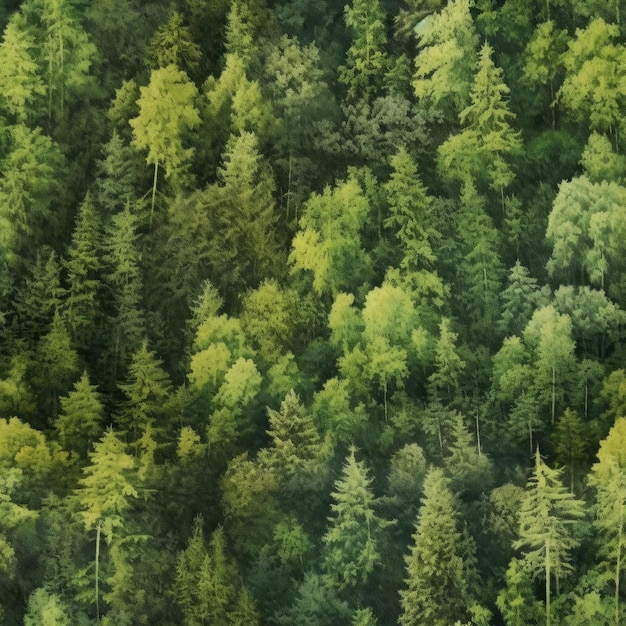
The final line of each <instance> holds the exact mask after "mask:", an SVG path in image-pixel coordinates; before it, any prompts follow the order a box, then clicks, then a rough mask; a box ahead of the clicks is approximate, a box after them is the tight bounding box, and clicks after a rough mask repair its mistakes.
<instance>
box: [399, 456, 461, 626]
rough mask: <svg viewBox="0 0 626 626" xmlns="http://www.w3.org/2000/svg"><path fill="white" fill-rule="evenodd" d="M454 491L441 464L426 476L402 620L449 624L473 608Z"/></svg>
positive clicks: (413, 625) (410, 624)
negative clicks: (470, 602)
mask: <svg viewBox="0 0 626 626" xmlns="http://www.w3.org/2000/svg"><path fill="white" fill-rule="evenodd" d="M458 523H459V519H458V513H457V511H456V507H455V502H454V497H453V496H452V492H451V491H450V488H449V486H448V481H447V479H446V478H445V477H444V474H443V471H442V470H441V469H439V468H431V469H430V470H429V471H428V474H427V475H426V479H425V481H424V497H423V498H422V506H421V508H420V511H419V513H418V516H417V522H416V524H415V533H414V534H413V545H412V546H411V551H410V554H409V555H408V556H406V557H405V560H406V571H407V578H406V581H405V582H406V585H407V588H406V589H403V590H402V591H400V604H401V606H402V614H401V615H400V619H399V620H398V623H399V624H401V625H402V626H418V624H431V625H432V626H448V625H449V624H453V623H454V622H455V621H456V620H457V619H463V618H465V617H466V615H467V611H468V608H469V605H468V593H469V592H470V590H469V589H468V586H467V582H468V581H467V580H466V576H465V571H464V570H465V565H466V564H465V563H464V562H463V557H462V549H461V541H462V537H461V533H460V532H459V530H458Z"/></svg>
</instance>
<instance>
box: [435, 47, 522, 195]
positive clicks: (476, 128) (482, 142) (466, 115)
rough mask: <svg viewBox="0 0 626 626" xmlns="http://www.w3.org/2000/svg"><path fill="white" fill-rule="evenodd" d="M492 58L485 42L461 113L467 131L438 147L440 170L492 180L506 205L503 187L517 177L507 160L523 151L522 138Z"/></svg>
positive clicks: (458, 176)
mask: <svg viewBox="0 0 626 626" xmlns="http://www.w3.org/2000/svg"><path fill="white" fill-rule="evenodd" d="M492 57H493V48H492V47H491V46H490V45H489V44H485V45H484V46H483V48H482V50H481V51H480V57H479V62H478V73H477V74H476V78H475V79H474V84H473V85H472V91H471V104H470V105H469V106H467V107H466V108H465V109H463V111H461V113H460V115H459V120H460V122H461V124H462V125H463V126H464V130H463V131H461V133H459V134H458V135H453V136H452V137H450V138H449V139H448V140H447V141H446V142H445V143H444V144H442V145H441V146H440V147H439V151H438V152H439V169H440V171H441V173H442V175H443V177H444V178H447V179H456V180H460V181H466V180H468V179H472V180H475V181H477V182H478V181H481V182H482V181H485V182H487V183H489V186H490V187H491V188H492V189H494V190H497V191H499V192H500V194H501V197H502V204H503V205H504V189H505V188H506V187H508V186H509V185H510V184H511V182H512V181H513V178H514V174H513V171H512V169H511V166H510V165H509V163H508V161H507V160H508V159H509V158H510V157H511V156H515V155H516V154H517V153H519V152H520V150H521V140H520V136H519V132H518V131H515V130H513V128H512V127H511V124H510V122H512V121H513V119H514V117H515V116H514V115H513V113H512V112H511V111H510V110H509V107H508V104H507V101H506V97H507V96H508V94H509V88H508V87H507V86H506V85H505V84H504V82H503V80H502V70H501V69H500V68H498V67H496V66H495V65H494V62H493V58H492Z"/></svg>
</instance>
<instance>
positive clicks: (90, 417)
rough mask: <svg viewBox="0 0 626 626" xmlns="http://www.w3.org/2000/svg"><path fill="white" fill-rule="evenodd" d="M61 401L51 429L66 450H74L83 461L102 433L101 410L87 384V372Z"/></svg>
mask: <svg viewBox="0 0 626 626" xmlns="http://www.w3.org/2000/svg"><path fill="white" fill-rule="evenodd" d="M60 400H61V414H60V415H59V417H58V418H57V421H56V424H55V427H56V429H57V431H58V433H59V439H60V440H61V443H62V445H63V446H64V447H65V449H66V450H75V451H76V452H78V453H79V454H80V455H81V456H82V457H84V458H86V457H87V452H88V451H89V449H90V447H91V444H92V442H93V441H95V439H96V438H97V436H98V435H99V434H100V433H101V431H102V421H103V418H104V408H103V406H102V403H101V402H100V397H99V394H98V392H97V391H96V386H95V385H92V384H90V382H89V376H87V372H83V375H82V376H81V378H80V380H79V381H78V382H76V383H75V384H74V389H73V390H72V391H71V392H70V393H69V395H68V396H66V397H63V398H61V399H60Z"/></svg>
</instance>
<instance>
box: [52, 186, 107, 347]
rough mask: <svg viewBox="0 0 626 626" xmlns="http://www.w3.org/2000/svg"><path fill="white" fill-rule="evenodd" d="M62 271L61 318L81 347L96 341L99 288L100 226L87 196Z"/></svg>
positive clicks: (100, 283)
mask: <svg viewBox="0 0 626 626" xmlns="http://www.w3.org/2000/svg"><path fill="white" fill-rule="evenodd" d="M64 268H65V271H66V274H67V279H66V280H67V296H66V299H65V302H64V304H63V309H62V310H63V319H64V320H65V321H66V323H67V325H68V327H69V329H70V332H71V333H72V338H73V339H74V341H75V342H76V344H77V345H78V346H80V347H82V348H84V347H86V346H88V345H90V344H93V343H96V342H97V334H96V329H97V328H98V326H99V323H100V311H101V307H100V292H101V289H102V279H101V271H102V227H101V223H100V218H99V215H98V212H97V211H96V207H95V206H94V204H93V201H92V199H91V196H90V195H89V194H88V195H87V196H86V197H85V200H84V201H83V203H82V204H81V205H80V208H79V210H78V216H77V218H76V226H75V228H74V232H73V233H72V241H71V244H70V246H69V248H68V251H67V257H66V259H65V262H64Z"/></svg>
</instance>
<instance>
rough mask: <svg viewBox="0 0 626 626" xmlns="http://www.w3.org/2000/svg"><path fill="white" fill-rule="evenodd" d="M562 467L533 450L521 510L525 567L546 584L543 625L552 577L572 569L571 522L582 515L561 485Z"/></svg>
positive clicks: (575, 543) (579, 505) (548, 612)
mask: <svg viewBox="0 0 626 626" xmlns="http://www.w3.org/2000/svg"><path fill="white" fill-rule="evenodd" d="M561 473H562V472H561V471H560V470H556V469H551V468H550V467H548V466H547V465H546V464H545V463H544V461H543V459H542V458H541V456H540V455H539V447H537V451H536V453H535V467H534V469H533V473H532V475H531V477H530V478H529V479H528V483H527V485H526V496H525V497H524V500H523V501H522V507H521V510H520V518H519V520H520V527H519V539H518V540H517V541H516V542H515V543H514V547H515V548H521V549H522V560H523V563H524V567H525V568H526V569H527V571H529V572H530V573H531V574H532V576H533V577H534V578H537V577H542V578H543V579H544V581H545V585H546V595H545V598H546V600H545V602H546V626H550V623H551V609H550V604H551V599H552V578H553V577H556V578H557V579H561V578H563V577H564V576H565V575H566V574H568V573H569V572H571V571H572V565H571V552H572V550H573V549H574V548H576V547H577V546H578V540H577V539H576V537H575V535H574V534H573V532H572V530H571V526H572V524H574V522H576V521H577V520H578V519H580V518H581V517H582V516H583V503H582V502H581V501H580V500H576V499H575V498H574V496H573V495H572V494H571V493H570V492H569V491H568V490H567V489H566V488H565V487H564V486H563V484H562V482H561Z"/></svg>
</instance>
